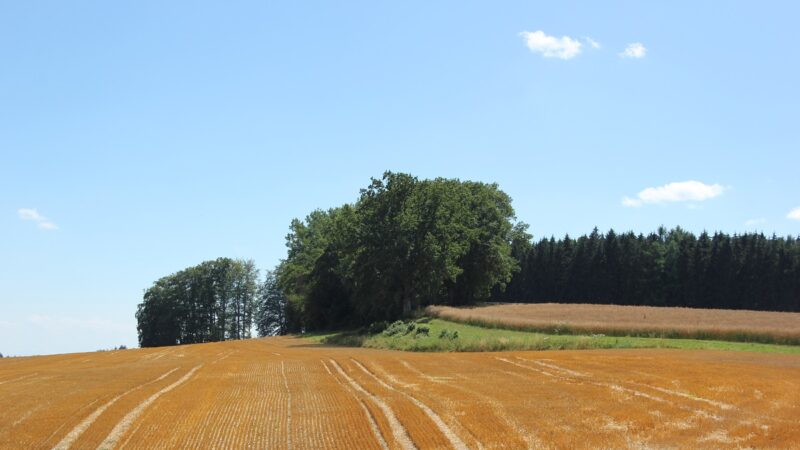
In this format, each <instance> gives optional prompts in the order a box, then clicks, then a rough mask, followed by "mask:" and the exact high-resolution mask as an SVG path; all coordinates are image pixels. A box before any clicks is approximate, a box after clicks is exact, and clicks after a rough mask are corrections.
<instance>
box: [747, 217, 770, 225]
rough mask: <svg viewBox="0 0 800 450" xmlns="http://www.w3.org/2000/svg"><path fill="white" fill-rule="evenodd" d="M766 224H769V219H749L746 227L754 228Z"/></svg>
mask: <svg viewBox="0 0 800 450" xmlns="http://www.w3.org/2000/svg"><path fill="white" fill-rule="evenodd" d="M765 223H767V219H765V218H763V217H761V218H758V219H749V220H746V221H745V222H744V226H746V227H753V226H756V225H764V224H765Z"/></svg>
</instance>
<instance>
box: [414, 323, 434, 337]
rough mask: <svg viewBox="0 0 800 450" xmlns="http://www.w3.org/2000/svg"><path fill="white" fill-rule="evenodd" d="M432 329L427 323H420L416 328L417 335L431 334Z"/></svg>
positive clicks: (415, 333)
mask: <svg viewBox="0 0 800 450" xmlns="http://www.w3.org/2000/svg"><path fill="white" fill-rule="evenodd" d="M430 331H431V329H430V328H429V327H427V326H425V325H420V326H418V327H417V329H416V330H414V336H415V337H422V336H425V337H427V336H429V334H430Z"/></svg>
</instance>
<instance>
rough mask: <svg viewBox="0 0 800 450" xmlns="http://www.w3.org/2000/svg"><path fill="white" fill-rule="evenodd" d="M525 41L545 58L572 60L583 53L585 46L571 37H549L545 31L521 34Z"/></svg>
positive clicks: (529, 47) (530, 48) (532, 49)
mask: <svg viewBox="0 0 800 450" xmlns="http://www.w3.org/2000/svg"><path fill="white" fill-rule="evenodd" d="M519 35H520V36H522V39H523V40H525V45H526V46H527V47H528V49H529V50H530V51H532V52H534V53H540V54H541V55H542V56H543V57H545V58H559V59H572V58H574V57H576V56H578V54H579V53H580V52H581V47H582V46H583V44H581V42H580V41H579V40H577V39H573V38H571V37H569V36H561V37H560V38H557V37H555V36H548V35H546V34H545V33H544V31H541V30H539V31H533V32H531V31H523V32H522V33H520V34H519Z"/></svg>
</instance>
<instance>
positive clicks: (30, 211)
mask: <svg viewBox="0 0 800 450" xmlns="http://www.w3.org/2000/svg"><path fill="white" fill-rule="evenodd" d="M17 215H18V216H19V218H20V219H22V220H30V221H33V222H35V223H36V226H37V227H39V229H41V230H57V229H58V225H56V224H55V223H53V222H51V221H50V220H49V219H47V217H45V216H43V215H41V214H39V211H37V210H36V208H20V209H18V210H17Z"/></svg>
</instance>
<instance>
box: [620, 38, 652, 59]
mask: <svg viewBox="0 0 800 450" xmlns="http://www.w3.org/2000/svg"><path fill="white" fill-rule="evenodd" d="M645 55H647V49H646V48H645V47H644V45H642V44H641V43H640V42H634V43H632V44H628V46H627V47H625V50H623V51H622V53H620V54H619V56H620V57H622V58H636V59H639V58H644V57H645Z"/></svg>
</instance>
